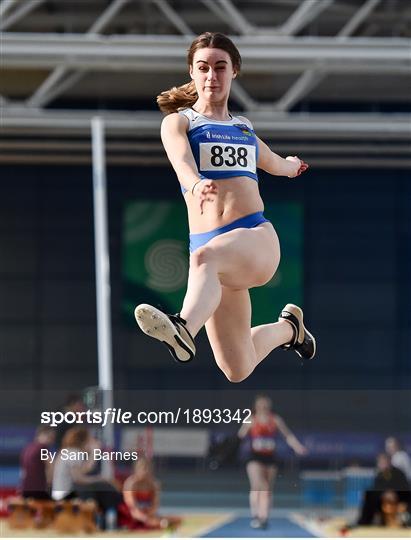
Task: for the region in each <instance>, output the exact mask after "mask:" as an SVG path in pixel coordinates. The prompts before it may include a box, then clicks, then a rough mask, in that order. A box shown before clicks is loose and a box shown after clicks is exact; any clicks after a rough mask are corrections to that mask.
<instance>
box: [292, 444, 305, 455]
mask: <svg viewBox="0 0 411 540" xmlns="http://www.w3.org/2000/svg"><path fill="white" fill-rule="evenodd" d="M294 452H295V453H296V454H297V456H306V455H307V454H308V448H306V447H305V446H303V445H302V444H300V445H299V446H297V448H294Z"/></svg>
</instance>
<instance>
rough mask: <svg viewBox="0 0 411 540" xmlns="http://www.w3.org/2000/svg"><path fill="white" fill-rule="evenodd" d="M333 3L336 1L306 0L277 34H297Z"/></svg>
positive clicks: (278, 29) (277, 30)
mask: <svg viewBox="0 0 411 540" xmlns="http://www.w3.org/2000/svg"><path fill="white" fill-rule="evenodd" d="M333 2H334V0H304V2H303V3H302V4H300V5H299V7H298V8H297V9H296V10H295V11H294V13H293V14H292V15H291V16H290V17H289V18H288V19H287V20H286V21H285V23H284V24H283V25H281V26H280V27H279V28H277V29H276V33H277V34H279V35H282V36H292V35H295V34H297V32H299V31H300V30H301V29H302V28H304V27H305V26H307V24H309V23H310V22H312V21H313V20H314V19H316V18H317V17H318V16H319V15H320V13H322V12H323V11H324V10H325V9H327V8H328V7H330V6H331V4H332V3H333Z"/></svg>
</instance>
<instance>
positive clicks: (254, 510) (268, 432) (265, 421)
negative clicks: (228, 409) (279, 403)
mask: <svg viewBox="0 0 411 540" xmlns="http://www.w3.org/2000/svg"><path fill="white" fill-rule="evenodd" d="M278 432H280V433H281V435H283V437H284V438H285V440H286V442H287V444H288V445H289V446H290V447H291V448H292V449H293V450H294V452H295V453H296V454H297V455H299V456H303V455H305V454H306V453H307V449H306V448H305V446H303V445H302V444H301V443H300V442H299V441H298V439H297V438H296V437H295V435H294V434H293V433H292V432H291V431H290V429H289V428H288V427H287V425H286V424H285V422H284V420H283V419H282V418H281V417H280V416H279V415H278V414H274V413H273V411H272V402H271V399H270V398H269V397H267V396H262V395H261V396H257V398H256V400H255V403H254V414H253V416H252V421H251V423H250V424H243V425H242V427H241V429H240V431H239V433H238V436H239V437H240V438H241V439H243V438H244V437H246V436H248V437H249V438H250V443H251V451H250V454H249V456H248V459H247V465H246V469H247V475H248V478H249V481H250V509H251V516H252V519H251V523H250V525H251V527H253V528H256V529H265V528H266V527H267V524H268V517H269V512H270V507H271V500H272V490H273V482H274V479H275V476H276V474H277V460H276V455H275V447H276V441H275V439H276V436H277V433H278Z"/></svg>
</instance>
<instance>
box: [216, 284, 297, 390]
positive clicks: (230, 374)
mask: <svg viewBox="0 0 411 540" xmlns="http://www.w3.org/2000/svg"><path fill="white" fill-rule="evenodd" d="M265 326H268V327H270V328H269V330H266V331H264V332H261V331H257V340H256V341H257V347H256V344H255V343H254V339H253V338H252V332H251V328H250V327H251V302H250V294H249V292H248V290H232V289H229V288H227V287H222V295H221V302H220V305H219V306H218V308H217V309H216V311H215V312H214V314H213V315H212V317H210V319H209V320H208V321H207V322H206V330H207V335H208V339H209V342H210V345H211V348H212V350H213V353H214V358H215V360H216V362H217V365H218V366H219V368H220V369H221V370H222V371H223V372H224V374H225V375H226V377H227V378H228V379H229V380H230V381H232V382H240V381H242V380H244V379H246V378H247V377H248V376H249V375H250V374H251V373H252V372H253V371H254V369H255V368H256V366H257V365H258V364H259V363H260V362H261V361H262V360H263V359H264V358H265V357H266V356H267V354H268V353H269V352H271V351H272V350H273V349H275V348H276V347H278V346H280V345H284V344H285V343H289V342H290V341H291V340H292V339H293V335H294V333H293V328H292V326H291V325H290V324H289V323H288V322H286V321H281V322H277V323H273V324H271V325H265ZM257 328H259V327H257Z"/></svg>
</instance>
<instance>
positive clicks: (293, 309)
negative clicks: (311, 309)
mask: <svg viewBox="0 0 411 540" xmlns="http://www.w3.org/2000/svg"><path fill="white" fill-rule="evenodd" d="M282 311H288V312H289V313H291V314H292V315H294V317H296V318H297V319H298V322H299V323H300V334H299V335H298V339H297V341H298V343H301V342H302V340H304V335H306V336H308V337H309V338H310V339H311V341H312V343H313V347H314V350H313V354H312V355H311V356H309V357H308V358H306V357H304V356H302V355H301V354H300V353H299V351H297V350H296V349H294V350H295V352H296V353H297V354H298V356H299V357H300V358H303V359H304V360H305V359H307V360H311V359H312V358H314V356H315V353H316V350H317V343H316V341H315V337H314V336H313V335H312V334H311V332H309V331H308V330H307V328H306V327H305V326H304V314H303V310H302V309H301V308H300V307H298V306H296V305H295V304H287V305H286V306H285V307H284V309H283V310H282ZM301 333H303V335H301Z"/></svg>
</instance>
